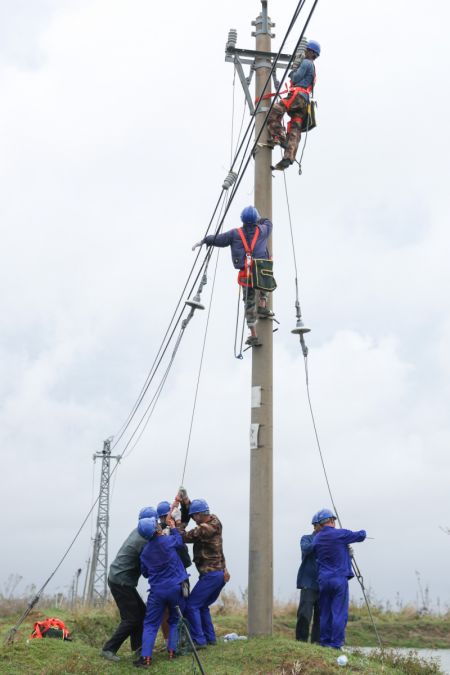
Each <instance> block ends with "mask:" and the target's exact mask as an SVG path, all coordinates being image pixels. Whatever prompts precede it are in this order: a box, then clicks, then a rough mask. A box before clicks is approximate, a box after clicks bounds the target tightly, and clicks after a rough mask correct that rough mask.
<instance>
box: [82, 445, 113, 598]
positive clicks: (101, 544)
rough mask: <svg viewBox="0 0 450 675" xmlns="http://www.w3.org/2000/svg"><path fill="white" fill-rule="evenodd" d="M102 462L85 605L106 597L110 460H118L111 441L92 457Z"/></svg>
mask: <svg viewBox="0 0 450 675" xmlns="http://www.w3.org/2000/svg"><path fill="white" fill-rule="evenodd" d="M97 458H101V460H102V469H101V474H100V495H99V500H98V513H97V528H96V531H95V537H94V542H93V550H92V557H91V565H90V571H89V582H88V587H87V593H86V604H88V605H103V604H104V603H105V602H106V598H107V595H108V529H109V485H110V476H111V459H116V460H117V461H119V460H120V456H119V455H111V439H110V438H108V440H107V441H104V443H103V450H102V452H97V453H95V455H93V460H94V462H95V461H96V459H97Z"/></svg>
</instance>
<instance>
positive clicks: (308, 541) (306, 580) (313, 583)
mask: <svg viewBox="0 0 450 675" xmlns="http://www.w3.org/2000/svg"><path fill="white" fill-rule="evenodd" d="M315 535H316V533H315V532H313V534H305V535H304V536H303V537H302V538H301V539H300V549H301V552H302V562H301V565H300V567H299V569H298V574H297V588H313V589H314V590H315V591H317V590H319V582H318V580H317V563H316V554H315V552H314V549H313V539H314V537H315Z"/></svg>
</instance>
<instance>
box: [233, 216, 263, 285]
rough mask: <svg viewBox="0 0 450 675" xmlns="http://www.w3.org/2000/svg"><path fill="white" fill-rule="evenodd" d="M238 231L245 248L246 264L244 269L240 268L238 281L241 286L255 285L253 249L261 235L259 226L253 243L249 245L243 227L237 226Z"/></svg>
mask: <svg viewBox="0 0 450 675" xmlns="http://www.w3.org/2000/svg"><path fill="white" fill-rule="evenodd" d="M237 232H238V233H239V236H240V238H241V240H242V243H243V245H244V249H245V264H244V269H243V270H239V273H238V278H237V282H238V284H239V286H247V287H248V286H250V287H253V276H252V266H253V251H254V248H255V244H256V242H257V240H258V237H259V227H258V226H256V230H255V234H254V235H253V239H252V243H251V244H250V246H249V245H248V241H247V239H246V238H245V234H244V232H243V229H242V227H238V228H237Z"/></svg>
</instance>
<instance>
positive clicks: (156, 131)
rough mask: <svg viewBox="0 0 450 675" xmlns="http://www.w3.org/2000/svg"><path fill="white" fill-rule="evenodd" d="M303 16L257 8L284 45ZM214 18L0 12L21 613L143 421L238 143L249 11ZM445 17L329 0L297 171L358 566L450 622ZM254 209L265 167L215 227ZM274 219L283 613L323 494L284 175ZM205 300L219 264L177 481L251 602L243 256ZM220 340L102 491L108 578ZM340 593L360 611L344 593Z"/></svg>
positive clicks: (304, 261)
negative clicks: (218, 539)
mask: <svg viewBox="0 0 450 675" xmlns="http://www.w3.org/2000/svg"><path fill="white" fill-rule="evenodd" d="M296 4H297V3H296V2H287V1H286V0H283V2H281V1H280V0H272V1H271V2H269V14H270V16H271V18H272V20H273V21H275V23H276V28H275V29H274V32H275V34H276V36H275V38H274V39H273V48H274V50H276V49H278V47H279V45H280V42H281V40H282V37H283V36H284V33H285V31H286V29H287V26H288V24H289V22H290V19H291V16H292V14H293V12H294V10H295V7H296ZM307 4H308V3H307ZM308 6H310V5H308ZM223 7H224V6H223V5H220V4H217V3H211V2H207V1H206V0H197V2H195V3H190V4H186V3H182V2H176V3H175V4H172V5H171V6H169V5H168V4H167V3H148V2H144V1H143V0H133V2H128V3H123V2H118V1H117V0H108V1H106V0H58V1H56V0H0V88H1V91H2V105H1V107H0V128H1V132H0V144H1V146H0V225H1V230H2V247H1V251H0V258H1V264H0V279H1V285H2V288H3V289H4V291H3V293H2V294H1V297H0V312H1V316H2V319H3V321H2V324H3V327H2V331H1V337H0V350H1V355H0V368H1V370H2V372H1V376H0V435H1V436H0V438H1V441H0V442H1V447H2V458H3V462H2V479H1V486H2V487H1V490H0V505H1V509H2V513H3V514H4V517H3V518H2V523H1V538H2V542H3V547H2V556H1V560H0V590H1V589H3V591H5V589H6V588H7V585H8V578H9V576H10V575H11V574H12V575H20V576H22V577H23V579H22V581H21V582H20V584H19V585H18V587H17V590H16V592H17V593H18V594H25V595H26V594H27V592H28V590H29V588H30V586H31V585H32V584H36V585H37V587H40V586H41V584H42V583H43V582H44V581H45V580H46V579H47V578H48V576H49V575H50V574H51V572H52V571H53V570H54V568H55V567H56V566H57V564H58V562H59V560H60V559H61V557H62V555H63V554H64V551H65V550H66V548H67V546H68V545H69V543H70V541H71V540H72V538H73V536H74V534H75V532H76V531H77V530H78V527H79V526H80V524H81V522H82V521H83V519H84V518H85V516H86V514H87V513H88V511H89V509H90V506H91V504H92V502H93V500H94V499H95V496H96V494H97V492H98V485H99V463H98V462H97V463H96V464H95V465H94V463H93V460H92V456H93V454H94V453H95V452H98V451H101V449H102V447H103V441H104V440H105V439H106V438H108V437H110V436H115V437H116V438H117V433H118V431H119V429H120V428H121V426H122V424H123V422H124V421H125V420H126V419H127V416H128V414H129V412H130V410H131V408H132V406H133V404H134V401H135V400H136V397H137V395H138V393H139V391H140V389H141V386H142V384H143V382H144V380H145V378H146V375H147V372H148V370H149V368H150V366H151V364H152V362H153V359H154V357H155V354H156V352H157V350H158V347H159V345H160V342H161V339H162V336H163V335H164V333H165V330H166V328H167V325H168V322H169V320H170V317H171V315H172V312H173V310H174V308H175V305H176V303H177V301H178V297H179V295H180V293H181V290H182V288H183V286H184V283H185V280H186V278H187V275H188V273H189V270H190V268H191V265H192V263H193V260H194V257H195V254H193V253H192V251H191V246H192V244H193V243H194V242H196V241H198V240H199V239H200V238H201V237H202V236H203V233H204V232H205V230H206V228H207V226H208V223H209V220H210V218H211V215H212V213H213V209H214V206H215V204H216V201H217V199H218V197H219V194H220V189H221V185H222V181H223V179H224V178H225V176H226V175H227V173H228V170H229V168H230V156H231V149H232V148H233V147H235V145H236V141H237V132H238V129H239V126H240V124H241V120H242V119H244V126H246V125H247V123H248V121H249V117H248V113H247V111H246V110H244V99H243V94H242V90H241V87H240V84H239V82H238V80H237V79H236V82H235V85H234V87H233V66H232V64H230V63H225V61H224V47H225V43H226V40H227V35H228V30H229V29H230V28H236V29H237V31H238V41H237V46H238V47H247V48H253V47H254V39H253V38H252V36H251V31H252V26H251V21H252V20H254V19H255V18H256V16H257V15H258V14H259V12H260V7H261V5H260V3H259V2H257V1H256V0H252V1H250V0H229V2H228V3H227V5H226V13H225V12H224V11H223ZM304 18H305V13H303V14H302V15H301V16H300V19H299V22H298V23H297V25H296V29H295V32H294V33H293V34H292V36H291V37H290V39H289V41H288V45H287V48H286V51H290V50H291V49H292V48H293V46H294V45H295V43H296V41H297V39H298V35H299V33H300V30H301V26H302V21H303V20H304ZM449 18H450V10H449V8H448V5H447V3H446V2H445V1H444V0H436V1H435V2H434V3H432V5H430V6H427V7H426V8H425V6H424V5H423V3H420V2H418V1H417V0H413V1H409V2H406V0H397V1H396V2H395V3H393V2H390V1H388V0H377V1H375V0H367V1H366V2H364V3H362V2H360V1H359V0H342V1H341V2H339V3H335V2H332V1H330V0H319V3H318V5H317V9H316V11H315V13H314V16H313V18H312V20H311V23H310V26H309V29H308V32H307V36H308V37H309V38H314V39H316V40H318V41H319V42H320V43H321V45H322V53H321V56H320V58H319V59H318V60H317V61H316V66H317V84H316V90H315V95H316V98H317V100H318V127H317V129H315V130H314V131H312V132H311V134H310V135H309V137H308V143H307V146H306V149H305V155H304V160H303V165H302V166H303V173H302V175H301V176H299V174H298V172H297V171H296V169H295V168H294V167H292V168H291V169H290V170H289V171H288V172H287V173H286V178H287V186H288V194H289V203H290V209H291V213H292V223H293V231H294V240H295V251H296V255H297V261H298V266H299V282H300V300H301V305H302V311H303V317H304V320H305V322H306V323H307V324H308V325H309V326H311V328H312V332H311V333H310V334H308V336H307V343H308V347H309V350H310V351H309V357H308V367H309V378H310V393H311V400H312V405H313V409H314V413H315V417H316V423H317V428H318V433H319V438H320V442H321V446H322V451H323V455H324V459H325V463H326V467H327V471H328V476H329V479H330V484H331V488H332V491H333V496H334V501H335V503H336V506H337V508H338V510H339V514H340V517H341V520H342V523H343V526H344V527H347V528H350V529H361V528H365V529H366V530H367V532H368V534H369V536H370V537H373V539H370V540H367V541H366V542H364V543H363V544H358V545H355V554H356V558H357V561H358V564H359V566H360V568H361V571H362V572H363V575H364V578H365V583H366V585H367V587H368V588H370V592H371V596H372V597H373V598H375V599H376V600H378V601H383V602H386V601H387V600H390V601H391V602H394V601H395V599H396V598H401V600H402V602H403V603H405V604H406V603H407V602H413V603H414V602H416V601H417V598H418V594H419V593H420V589H419V583H418V579H420V584H421V586H422V588H423V589H424V588H426V587H428V588H429V592H430V596H431V598H432V601H433V603H435V604H436V603H437V602H438V600H439V602H440V605H441V607H444V606H447V605H448V604H450V588H449V585H448V576H447V569H448V557H449V548H450V538H449V537H448V535H446V534H445V533H444V532H443V530H442V529H440V528H445V527H449V526H450V498H449V475H450V453H449V448H450V422H449V414H448V410H449V394H450V385H449V382H450V356H449V350H448V343H449V339H450V313H449V291H448V288H449V281H450V268H449V265H448V261H447V258H448V250H449V245H450V235H449V232H448V220H449V218H448V216H449V209H448V176H449V168H450V167H449V145H450V144H449V140H450V139H449V130H448V119H449V117H450V99H449V97H448V93H447V88H446V84H445V83H446V81H447V74H448V69H449V65H450V45H449V43H448V39H447V25H448V19H449ZM233 92H234V93H233ZM233 98H234V123H233V125H232V111H233ZM232 127H233V136H232ZM252 202H253V171H252V166H251V165H250V168H249V171H248V172H247V174H246V176H245V178H244V180H243V181H242V184H241V186H240V189H239V192H238V194H237V195H236V198H235V200H234V202H233V203H232V205H231V207H230V210H229V213H228V215H227V218H226V220H225V223H224V227H225V229H229V228H232V227H235V226H237V225H238V224H239V214H240V211H241V209H242V208H243V207H244V206H247V205H248V204H251V203H252ZM262 215H264V214H262ZM273 221H274V238H273V252H274V264H275V275H276V278H277V281H278V289H277V290H276V292H275V295H274V308H275V311H276V314H277V317H278V319H279V321H280V326H279V330H278V331H277V332H276V333H275V335H274V592H275V595H276V596H277V598H279V599H281V600H287V599H291V598H296V597H297V591H296V588H295V582H296V574H297V569H298V565H299V562H300V551H299V538H300V536H301V535H302V534H305V533H308V532H309V531H310V530H311V525H310V520H311V516H312V515H313V513H315V512H316V511H317V510H318V509H320V508H322V507H325V506H330V498H329V495H328V492H327V488H326V484H325V480H324V475H323V471H322V467H321V463H320V458H319V455H318V450H317V445H316V441H315V437H314V430H313V427H312V422H311V417H310V414H309V409H308V402H307V397H306V389H305V372H304V363H303V358H302V355H301V351H300V348H299V344H298V339H297V338H296V337H294V336H292V335H291V332H290V331H291V328H293V327H294V325H295V307H294V302H295V286H294V277H295V273H294V266H293V251H292V246H291V241H290V234H289V220H288V212H287V204H286V197H285V192H284V184H283V180H282V177H281V175H280V174H278V175H276V176H275V177H274V178H273ZM212 278H213V269H211V270H210V275H209V279H208V285H207V286H206V288H205V291H204V293H203V299H204V300H205V303H206V304H207V305H208V307H209V305H211V315H210V324H209V329H208V332H207V342H206V348H205V357H204V366H203V370H202V375H201V379H200V386H199V392H198V401H197V406H196V413H195V417H194V423H193V429H192V437H191V443H190V448H189V455H188V462H187V469H186V476H185V485H186V487H187V489H188V492H189V494H190V496H191V497H193V498H194V497H203V498H205V499H207V501H208V502H209V504H210V507H211V510H212V511H213V512H214V513H216V514H217V515H218V516H219V518H220V519H221V521H222V522H223V526H224V548H225V554H226V558H227V565H228V568H229V570H230V573H231V577H232V579H231V581H230V586H229V588H230V590H233V591H234V592H235V593H237V594H238V595H240V594H242V593H244V592H245V589H246V587H247V564H248V530H249V520H248V507H249V441H248V438H249V424H250V373H251V359H250V357H249V354H248V353H246V355H245V359H244V360H243V361H239V360H237V359H235V358H234V355H233V343H234V330H235V321H236V303H237V286H236V282H235V272H234V270H233V268H232V265H231V262H230V258H229V252H228V251H223V252H222V253H221V255H220V256H219V262H218V269H217V277H216V283H215V289H214V295H213V297H212V299H211V287H212ZM205 324H206V312H203V313H200V312H197V313H196V314H195V316H194V318H193V320H192V321H191V323H190V324H189V327H188V328H187V329H186V334H185V337H184V338H183V341H182V343H181V345H180V348H179V351H178V353H177V357H176V360H175V362H174V366H173V369H172V371H171V373H170V376H169V378H168V380H167V383H166V386H165V388H164V391H163V393H162V395H161V397H160V399H159V402H158V405H157V407H156V409H155V412H154V414H153V416H152V419H151V421H150V423H149V425H148V427H147V429H146V431H145V433H144V434H143V436H142V438H141V440H140V442H139V444H138V445H137V446H136V447H135V448H134V450H133V451H132V452H131V453H130V454H129V456H127V457H125V458H124V459H123V460H122V462H121V463H120V466H119V468H118V470H117V472H116V473H115V475H114V477H113V479H112V496H111V514H110V551H109V553H110V559H112V558H113V557H114V555H115V552H116V551H117V550H118V548H119V546H120V544H121V543H122V541H123V540H124V539H125V537H126V536H127V535H128V533H129V531H130V530H131V529H133V527H134V526H135V524H136V517H137V513H138V511H139V509H140V508H141V507H142V506H144V505H149V504H153V505H154V504H156V503H157V502H159V501H160V500H163V499H171V497H172V496H173V495H174V494H175V492H176V490H177V488H178V485H179V483H180V480H181V476H182V472H183V463H184V459H185V454H186V448H187V443H188V434H189V425H190V420H191V414H192V405H193V400H194V393H195V386H196V382H197V376H198V370H199V361H200V355H201V348H202V342H203V336H204V331H205ZM122 449H123V445H122V446H120V444H119V445H118V446H117V448H116V451H121V450H122ZM94 525H95V523H94V522H93V520H92V519H89V520H88V522H87V525H86V527H85V528H84V530H83V531H82V533H81V535H80V537H79V538H78V540H77V542H76V544H75V545H74V547H73V549H72V551H71V552H70V554H69V556H68V557H67V559H66V560H65V561H64V563H63V565H62V566H61V568H60V569H59V570H58V572H57V573H56V574H55V576H54V577H53V578H52V580H51V583H50V584H49V587H48V589H47V590H48V591H49V592H55V591H62V592H67V590H68V587H69V586H70V584H71V581H72V578H73V574H74V572H75V570H76V569H77V568H79V567H81V568H83V570H84V569H85V566H86V561H87V559H88V558H89V555H90V549H91V537H92V533H93V528H94ZM194 576H195V575H194ZM82 579H83V578H82ZM351 593H352V595H353V597H354V598H355V599H357V600H358V599H360V597H361V593H360V591H359V589H358V587H357V584H356V581H353V582H352V584H351Z"/></svg>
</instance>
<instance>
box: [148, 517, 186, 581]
mask: <svg viewBox="0 0 450 675" xmlns="http://www.w3.org/2000/svg"><path fill="white" fill-rule="evenodd" d="M181 548H183V539H182V537H181V534H180V533H179V532H178V530H176V529H173V530H171V534H170V535H167V536H166V535H161V536H158V535H156V536H154V537H153V539H150V541H149V542H147V544H146V545H145V547H144V550H143V551H142V553H141V571H142V575H143V576H144V577H147V578H148V580H149V583H150V586H151V588H160V589H167V588H172V587H173V586H176V585H177V584H181V583H182V582H183V581H185V580H186V579H187V578H188V574H187V572H186V570H185V568H184V565H183V563H182V562H181V560H180V556H179V555H178V553H177V549H181Z"/></svg>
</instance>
